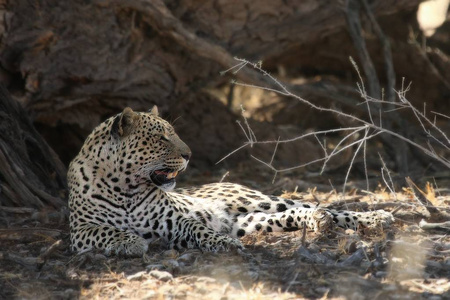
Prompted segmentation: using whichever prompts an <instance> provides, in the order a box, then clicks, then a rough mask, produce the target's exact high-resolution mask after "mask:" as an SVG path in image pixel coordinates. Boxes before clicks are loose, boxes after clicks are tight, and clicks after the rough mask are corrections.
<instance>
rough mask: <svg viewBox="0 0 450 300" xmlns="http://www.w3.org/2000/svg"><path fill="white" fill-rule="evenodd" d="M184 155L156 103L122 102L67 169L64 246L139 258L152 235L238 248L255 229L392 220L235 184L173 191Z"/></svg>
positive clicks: (172, 242)
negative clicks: (137, 106) (145, 107)
mask: <svg viewBox="0 0 450 300" xmlns="http://www.w3.org/2000/svg"><path fill="white" fill-rule="evenodd" d="M191 155H192V153H191V150H190V148H189V147H188V146H187V145H186V144H185V143H184V142H183V141H182V140H181V139H180V137H179V136H178V135H177V134H176V132H175V129H174V127H173V126H172V125H171V124H170V123H169V122H168V121H166V120H164V119H163V118H162V117H160V116H159V112H158V108H157V107H156V106H155V107H153V109H151V110H149V111H147V112H135V111H133V110H132V109H131V108H129V107H127V108H125V109H124V110H123V111H122V112H121V113H119V114H117V115H114V116H112V117H110V118H108V119H107V120H106V121H104V122H103V123H101V124H100V125H98V126H97V127H96V128H95V129H94V130H93V131H92V133H91V134H90V135H89V136H88V137H87V139H86V140H85V142H84V144H83V146H82V148H81V150H80V152H79V153H78V155H77V156H76V157H75V158H74V159H73V160H72V161H71V163H70V165H69V169H68V173H67V178H68V186H69V197H68V198H69V200H68V202H69V225H70V244H71V246H70V247H71V250H72V251H73V252H75V253H83V252H87V251H101V252H103V253H105V254H106V255H119V256H126V257H139V256H143V255H145V254H146V253H147V251H148V250H149V245H151V244H152V243H153V242H155V241H157V240H158V241H160V242H162V243H164V245H166V246H167V247H168V248H170V249H175V250H182V249H192V248H196V249H200V250H201V251H204V252H218V251H230V250H231V249H241V250H242V249H244V246H243V245H242V243H241V238H242V237H244V236H245V235H248V234H251V233H255V232H265V233H267V234H269V233H270V232H290V231H295V230H300V229H303V230H306V229H308V230H312V231H315V232H319V233H321V232H327V231H329V230H332V229H333V228H335V227H342V228H351V229H354V230H356V229H358V228H359V227H360V226H363V227H377V226H378V227H382V228H386V227H388V226H389V225H390V224H391V223H392V222H394V217H393V215H392V214H391V213H389V212H387V211H383V210H377V211H367V212H356V211H335V210H331V209H327V208H325V207H321V206H320V205H317V204H314V203H308V202H303V201H298V200H290V199H285V198H282V197H280V196H273V195H265V194H263V193H261V192H259V191H258V190H254V189H251V188H248V187H246V186H243V185H240V184H236V183H229V182H218V183H210V184H205V185H202V186H198V187H188V188H182V189H175V186H176V181H177V176H178V175H179V174H180V173H181V172H183V171H185V170H186V168H187V166H188V163H189V160H190V159H191Z"/></svg>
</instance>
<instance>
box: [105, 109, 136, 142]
mask: <svg viewBox="0 0 450 300" xmlns="http://www.w3.org/2000/svg"><path fill="white" fill-rule="evenodd" d="M138 120H139V114H137V113H135V112H134V111H133V110H132V109H131V108H129V107H126V108H125V109H124V110H123V112H122V113H121V114H119V115H117V117H116V118H115V119H114V122H113V124H112V126H111V135H112V136H113V137H115V138H119V137H125V136H127V135H129V134H130V133H131V132H132V131H133V129H134V128H135V127H136V124H137V121H138Z"/></svg>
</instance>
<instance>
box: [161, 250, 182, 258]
mask: <svg viewBox="0 0 450 300" xmlns="http://www.w3.org/2000/svg"><path fill="white" fill-rule="evenodd" d="M178 255H179V253H178V251H177V250H173V249H171V250H167V251H164V252H163V253H162V256H163V257H164V258H172V259H176V258H177V257H178Z"/></svg>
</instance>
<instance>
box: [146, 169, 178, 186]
mask: <svg viewBox="0 0 450 300" xmlns="http://www.w3.org/2000/svg"><path fill="white" fill-rule="evenodd" d="M177 175H178V171H174V170H171V169H162V170H155V171H154V172H153V173H152V174H151V175H150V180H151V181H152V182H153V183H154V184H156V185H158V186H161V185H166V184H170V183H173V182H175V177H177Z"/></svg>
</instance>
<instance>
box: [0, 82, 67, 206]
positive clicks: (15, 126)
mask: <svg viewBox="0 0 450 300" xmlns="http://www.w3.org/2000/svg"><path fill="white" fill-rule="evenodd" d="M65 173H66V171H65V167H64V166H63V164H62V163H61V162H60V161H59V159H58V157H57V155H56V154H55V153H54V152H53V150H52V149H51V148H50V147H48V145H47V143H46V142H45V141H44V140H43V139H42V137H41V136H40V135H39V133H38V132H37V131H36V130H35V129H34V127H33V125H32V124H31V122H30V120H29V119H28V117H27V113H26V112H25V111H24V110H23V109H22V107H21V106H20V104H19V103H18V102H16V101H14V100H13V99H11V97H10V96H9V93H8V91H7V90H6V89H5V88H4V87H3V86H2V85H0V203H1V205H2V206H21V207H30V208H31V207H32V208H44V207H53V208H59V207H61V206H63V205H65V201H64V195H65V189H66V185H65ZM2 210H3V209H2Z"/></svg>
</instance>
